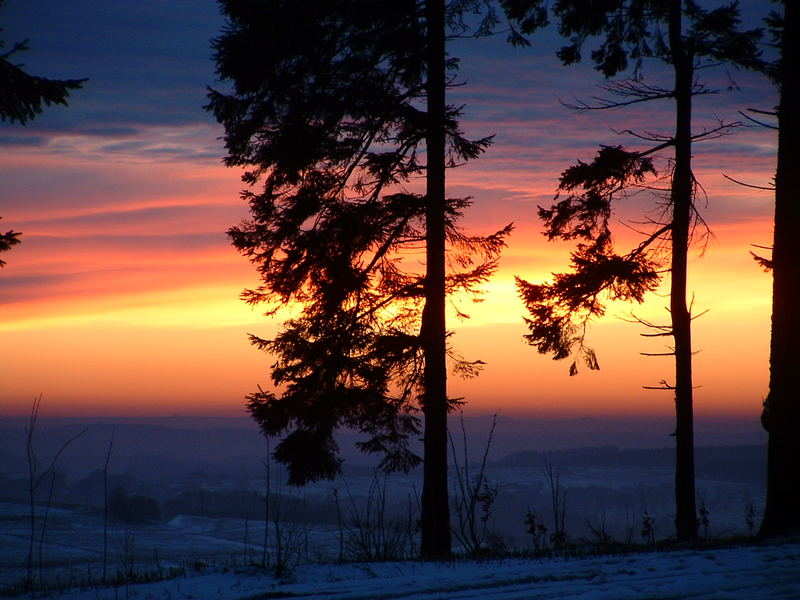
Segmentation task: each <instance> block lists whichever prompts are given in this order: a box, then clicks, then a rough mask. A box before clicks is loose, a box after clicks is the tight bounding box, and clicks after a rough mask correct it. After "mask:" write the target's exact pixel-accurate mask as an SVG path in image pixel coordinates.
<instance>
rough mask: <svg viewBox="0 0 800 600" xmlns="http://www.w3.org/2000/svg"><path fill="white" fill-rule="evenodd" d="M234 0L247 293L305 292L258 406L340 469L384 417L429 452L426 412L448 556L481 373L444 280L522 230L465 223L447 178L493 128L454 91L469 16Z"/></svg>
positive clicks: (272, 425) (436, 525)
mask: <svg viewBox="0 0 800 600" xmlns="http://www.w3.org/2000/svg"><path fill="white" fill-rule="evenodd" d="M220 4H221V6H222V10H223V12H224V14H225V15H226V17H227V18H228V25H227V27H226V29H225V30H224V31H223V33H222V35H220V36H219V37H218V38H216V39H215V40H214V42H213V45H214V49H215V59H216V64H217V73H218V75H219V76H220V79H221V80H222V82H223V83H225V84H229V85H230V90H229V91H227V92H221V91H215V90H211V91H210V94H209V98H210V103H209V109H210V110H211V111H213V113H214V115H215V116H216V118H217V120H218V121H219V122H220V123H222V124H223V125H224V126H225V144H226V148H227V150H228V156H227V158H226V159H225V162H226V164H227V165H228V166H232V167H242V168H244V175H243V181H244V182H245V183H247V184H248V186H249V188H248V189H247V190H245V191H244V192H243V194H242V195H243V197H244V199H246V200H247V201H248V203H249V205H250V212H251V216H250V218H249V219H247V220H245V221H243V222H242V223H241V224H240V225H238V226H236V227H233V228H231V229H230V231H229V235H230V237H231V239H232V242H233V244H234V246H235V247H236V248H237V249H238V250H239V251H240V252H241V253H243V254H244V255H245V256H247V257H248V258H249V259H250V260H251V262H253V264H254V265H255V266H256V268H257V269H258V271H259V274H260V276H261V280H262V281H261V285H259V286H258V287H257V288H255V289H251V290H246V291H245V292H244V293H243V298H244V299H245V300H246V301H247V302H249V303H250V304H253V305H266V306H267V308H268V311H267V314H268V315H274V314H275V313H276V312H277V311H279V310H280V309H281V307H282V306H284V305H287V304H290V305H292V306H294V307H296V314H295V315H294V316H291V317H289V318H287V319H286V320H285V321H284V322H283V325H282V329H281V330H280V332H279V333H278V334H277V335H276V336H275V337H274V338H273V339H264V338H261V337H258V336H252V335H251V336H250V337H251V341H252V342H253V343H254V344H255V345H256V346H257V347H258V348H260V349H261V350H264V351H265V352H267V353H268V354H270V355H271V356H274V357H275V359H276V362H275V364H274V365H273V367H272V371H271V379H272V382H273V383H274V384H275V387H276V391H265V390H261V389H259V391H258V392H256V393H253V394H251V395H250V396H249V397H248V410H249V412H250V414H251V415H252V416H253V417H254V419H255V420H256V421H257V422H258V424H259V426H260V428H261V429H262V431H263V432H264V433H265V434H266V435H268V436H278V435H282V436H284V437H283V439H282V440H281V441H280V442H279V443H278V444H277V446H276V447H275V450H274V452H273V456H274V457H275V459H276V460H278V461H280V462H282V463H284V464H286V465H287V468H288V472H289V477H290V481H291V482H292V483H295V484H303V483H305V482H308V481H313V480H316V479H319V478H330V477H333V476H335V475H336V474H337V473H338V472H339V470H340V465H341V459H340V458H339V453H338V447H337V445H336V442H335V439H334V435H333V434H334V431H336V430H337V429H338V428H340V427H349V428H353V429H356V430H358V431H360V432H362V433H363V434H365V435H366V436H367V437H366V439H365V440H364V441H362V442H360V444H359V445H360V447H361V449H362V450H364V451H366V452H369V453H374V454H377V455H379V456H381V457H382V463H381V464H382V466H383V467H384V468H385V469H387V470H397V469H400V470H407V469H409V468H411V467H413V466H415V465H417V464H418V463H420V461H421V459H420V458H419V457H418V456H416V455H415V454H413V453H412V452H411V451H410V449H409V447H408V442H409V439H410V438H412V437H415V436H417V435H418V434H419V433H420V426H421V421H420V418H419V413H420V412H421V413H422V415H423V417H424V427H425V432H424V487H423V492H422V515H421V527H422V544H421V551H422V555H423V556H424V557H436V556H444V555H447V554H448V553H449V552H450V528H449V508H448V500H447V446H446V439H447V421H446V417H447V412H448V410H449V409H450V408H451V407H452V406H453V405H454V403H455V401H454V400H451V399H449V398H448V397H447V391H446V360H447V358H448V356H449V357H450V358H451V360H452V361H453V362H454V364H455V368H456V369H457V370H458V371H460V372H461V373H466V374H472V373H474V372H475V371H476V370H477V369H478V368H479V366H480V362H479V361H474V362H469V361H465V360H463V359H460V358H459V357H457V356H456V355H455V354H453V352H452V351H451V350H450V349H449V347H448V344H447V336H448V333H447V331H446V324H445V312H444V308H445V298H446V296H447V295H454V294H459V293H464V292H467V293H472V292H475V291H476V290H477V286H478V285H479V284H480V283H482V282H484V281H485V280H486V279H487V278H488V277H489V276H490V275H491V273H492V272H493V270H494V269H495V265H496V260H497V257H498V254H499V251H500V249H501V248H502V246H503V245H504V238H505V236H506V235H507V234H508V232H509V231H510V227H507V228H505V229H503V230H501V231H498V232H497V233H495V234H493V235H489V236H470V235H466V234H465V233H464V232H463V231H462V230H461V229H460V228H459V226H458V220H459V218H460V216H461V215H462V213H463V211H464V210H465V209H467V208H468V207H469V205H470V200H469V199H467V198H460V199H454V198H447V197H446V195H445V171H446V168H447V167H448V166H454V165H455V164H456V163H460V162H464V161H466V160H470V159H473V158H476V157H477V156H478V155H479V154H480V153H481V152H483V150H484V149H485V148H486V147H487V146H488V145H489V143H490V139H488V138H487V139H480V140H469V139H467V138H466V137H464V135H463V133H462V132H461V131H460V129H459V118H460V115H461V112H460V109H458V108H455V107H452V106H449V105H447V104H446V102H445V93H446V88H447V87H448V86H449V85H451V84H452V79H453V77H454V75H455V69H456V62H455V61H454V60H452V59H449V58H448V57H447V56H446V54H445V28H446V26H447V23H453V22H457V19H453V18H451V19H449V20H448V15H447V14H446V7H445V4H444V2H443V1H437V0H429V1H427V2H417V1H416V0H400V1H399V2H393V3H383V2H379V3H376V2H372V1H371V0H345V1H333V0H311V1H307V2H297V1H296V0H272V1H268V0H261V1H258V0H255V1H254V0H248V1H245V0H225V1H223V2H221V3H220ZM453 16H454V15H452V14H451V15H450V17H453ZM455 16H457V15H455ZM423 176H424V177H425V179H424V181H425V182H426V183H425V193H421V191H419V189H418V188H419V183H418V182H419V180H420V179H421V178H422V177H423ZM257 184H260V186H261V187H260V189H258V188H256V187H255V186H256V185H257ZM423 253H424V263H425V264H424V270H420V269H417V268H415V267H416V266H417V265H418V264H419V262H421V260H420V259H421V258H422V256H423Z"/></svg>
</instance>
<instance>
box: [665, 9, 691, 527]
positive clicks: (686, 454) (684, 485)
mask: <svg viewBox="0 0 800 600" xmlns="http://www.w3.org/2000/svg"><path fill="white" fill-rule="evenodd" d="M681 4H682V1H681V0H673V2H672V8H671V13H670V22H669V41H670V49H671V53H672V58H673V67H674V70H675V104H676V127H675V166H674V170H673V172H672V186H671V191H670V199H671V202H672V211H673V213H672V265H671V270H670V272H671V287H670V315H671V318H672V335H673V338H674V339H675V446H676V455H675V529H676V534H677V537H678V539H679V540H692V539H694V538H695V537H696V536H697V513H696V507H695V489H694V424H693V415H692V412H693V409H692V319H691V315H690V313H689V309H688V307H687V305H686V276H687V261H688V249H689V229H690V226H691V219H692V196H693V193H692V190H693V179H692V164H691V160H692V140H691V125H692V79H693V76H694V68H693V60H694V59H693V57H692V56H691V54H690V53H688V52H687V49H686V48H685V47H684V44H683V40H682V37H681V12H682V11H681Z"/></svg>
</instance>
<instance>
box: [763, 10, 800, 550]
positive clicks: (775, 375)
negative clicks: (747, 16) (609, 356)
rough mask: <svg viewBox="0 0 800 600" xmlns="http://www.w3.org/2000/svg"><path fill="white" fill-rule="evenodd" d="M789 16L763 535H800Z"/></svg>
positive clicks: (781, 41)
mask: <svg viewBox="0 0 800 600" xmlns="http://www.w3.org/2000/svg"><path fill="white" fill-rule="evenodd" d="M782 4H783V14H782V15H773V16H772V18H771V28H772V29H773V30H774V31H775V32H776V34H777V40H776V41H777V45H778V47H779V49H780V59H779V60H778V61H777V63H776V64H774V65H771V67H772V69H771V70H770V71H769V74H770V76H771V77H772V79H773V81H774V82H775V84H776V85H777V87H778V89H779V92H780V100H779V105H778V111H777V118H778V166H777V171H776V174H775V232H774V240H773V252H772V260H771V261H770V263H771V264H770V266H771V267H772V273H773V288H772V337H771V342H770V379H769V394H768V396H767V399H766V400H765V401H764V410H763V412H762V415H761V422H762V424H763V426H764V429H766V430H767V432H768V433H769V442H768V450H767V461H768V464H767V502H766V507H765V510H764V520H763V522H762V524H761V534H762V535H785V534H796V533H800V511H798V506H800V481H799V480H798V473H800V436H798V434H797V431H798V426H800V402H798V396H797V394H798V383H797V381H796V379H797V375H796V373H797V338H798V336H800V314H799V313H798V311H797V297H798V294H800V289H798V286H800V239H798V235H797V231H798V227H800V199H798V197H797V196H798V187H797V183H796V182H795V180H794V169H796V168H797V164H798V161H799V160H800V118H799V117H798V114H797V107H798V106H800V82H798V77H797V69H798V60H797V59H798V55H799V54H800V48H798V44H799V43H800V42H799V41H798V36H800V10H798V6H797V3H796V2H790V1H784V2H782Z"/></svg>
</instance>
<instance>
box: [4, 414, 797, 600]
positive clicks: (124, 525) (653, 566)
mask: <svg viewBox="0 0 800 600" xmlns="http://www.w3.org/2000/svg"><path fill="white" fill-rule="evenodd" d="M582 425H583V424H581V426H582ZM75 427H79V426H70V427H67V428H61V429H59V428H54V429H45V430H43V431H42V432H41V436H40V437H38V438H37V452H38V456H39V457H40V462H41V463H42V464H45V465H46V464H49V460H50V457H52V456H54V455H55V454H56V453H57V452H58V448H59V447H60V444H61V443H63V439H68V438H69V436H71V435H74V428H75ZM113 431H115V432H116V437H115V438H114V440H115V441H114V455H113V457H112V460H111V466H110V468H109V474H108V481H107V482H106V481H105V480H104V477H103V473H102V471H100V470H99V467H101V466H102V465H103V459H104V457H105V456H106V452H107V448H108V447H109V441H108V440H109V439H110V438H111V434H112V430H111V429H109V427H105V428H103V427H94V428H90V429H89V430H88V432H87V434H86V435H85V436H83V437H81V438H80V439H79V440H78V441H76V442H75V444H74V445H72V446H70V448H69V449H68V450H69V451H68V452H66V453H64V455H63V457H62V460H61V462H60V463H59V465H58V468H57V469H55V470H54V471H52V472H48V476H47V477H46V478H45V479H42V484H41V486H40V487H39V489H38V492H37V494H36V511H35V512H36V533H35V536H34V538H33V541H34V543H33V552H32V557H31V558H32V560H31V573H30V574H31V577H32V578H33V580H34V583H35V586H36V589H37V590H38V591H37V592H36V594H35V596H34V597H50V598H65V599H69V598H74V599H76V600H77V599H87V600H88V599H96V600H101V599H111V598H113V599H114V600H119V599H121V598H126V599H129V598H143V599H144V598H148V599H162V598H163V599H170V600H171V599H178V598H186V599H188V598H194V599H196V600H203V599H207V598H209V599H210V598H230V599H232V600H236V599H240V598H241V599H245V598H247V599H256V598H309V599H310V598H319V599H324V600H327V599H329V598H330V599H337V598H351V599H359V598H363V599H367V598H375V599H380V598H386V599H389V598H399V599H402V598H418V599H422V598H430V599H436V598H442V599H449V598H489V599H492V598H498V599H501V600H502V599H510V598H548V599H551V598H552V599H560V598H598V599H599V598H602V599H611V600H614V599H616V598H642V599H646V598H708V599H711V598H714V599H728V598H737V599H738V598H741V599H743V600H744V599H750V598H756V599H757V598H770V599H773V598H774V599H779V600H782V599H788V600H792V599H797V600H800V562H798V561H799V560H800V559H798V556H800V540H791V541H790V542H787V543H784V544H781V545H773V546H758V545H752V546H746V547H740V548H733V549H711V546H712V545H713V544H714V543H715V540H725V539H728V540H730V539H739V540H745V539H748V537H750V536H752V534H753V533H754V531H755V529H756V528H757V526H758V523H759V522H760V518H761V513H762V510H763V498H764V486H763V480H764V474H763V465H764V456H763V453H764V446H763V444H759V445H753V444H751V445H738V446H735V445H730V446H719V447H717V446H709V447H700V448H698V452H697V466H698V470H697V492H698V503H699V506H698V508H702V509H703V510H704V511H705V512H704V513H703V514H704V515H705V518H706V519H707V521H705V523H704V525H703V526H702V527H701V537H702V538H703V539H704V543H705V544H706V546H707V548H706V549H704V550H681V551H672V552H652V553H646V552H642V553H640V554H635V553H627V554H616V555H612V554H610V553H608V550H609V548H617V549H618V548H628V549H630V548H639V549H643V548H644V547H645V546H644V544H646V543H650V544H652V543H653V541H659V542H660V541H664V540H668V539H669V538H670V536H671V535H672V532H673V527H674V526H673V521H674V513H673V511H674V498H673V478H674V471H673V467H672V464H671V463H672V455H673V452H672V450H670V449H666V448H660V447H659V446H649V447H645V448H636V447H633V446H629V447H627V448H625V447H622V448H616V447H586V448H573V449H569V448H567V449H564V450H552V451H549V452H548V453H547V454H546V455H545V454H543V453H542V452H533V453H532V452H531V451H528V450H527V449H526V446H525V444H526V443H528V442H527V440H528V435H527V434H526V435H522V436H521V437H520V438H519V440H518V441H515V439H516V438H515V437H514V436H516V435H517V434H516V433H515V432H514V431H512V432H511V434H510V435H509V436H508V437H507V438H503V436H502V435H499V436H498V437H497V439H496V443H497V446H498V447H499V448H501V449H505V452H498V453H497V455H496V457H497V459H496V461H495V462H492V461H491V460H490V462H489V463H488V464H487V466H486V473H485V480H483V481H484V483H486V484H488V486H489V487H490V488H491V489H492V490H494V493H495V494H496V495H494V496H492V503H491V506H490V507H489V509H488V512H487V513H486V514H485V515H484V513H483V512H482V510H483V509H482V506H481V505H480V503H479V505H478V506H477V507H476V511H477V512H476V516H477V518H478V523H479V525H480V523H481V521H480V517H481V516H482V515H484V516H486V517H487V518H486V523H485V525H486V529H487V532H485V533H487V535H483V534H481V535H482V537H481V540H482V541H481V543H482V547H484V548H485V547H491V548H493V549H501V550H504V551H506V552H507V553H509V554H513V555H515V556H525V555H532V554H534V553H533V552H532V551H533V550H534V547H539V548H544V549H545V550H550V549H552V548H553V544H554V542H553V540H552V537H551V534H553V533H554V528H555V515H554V514H553V502H552V499H553V492H554V486H555V488H556V489H557V491H558V493H557V495H558V497H559V498H560V499H561V501H562V503H561V504H560V506H562V507H563V508H562V510H563V511H565V516H564V519H563V523H564V527H565V537H566V541H567V544H568V546H569V548H571V550H570V552H571V554H572V555H573V556H574V554H576V553H578V552H583V553H588V554H591V555H592V556H593V557H592V558H582V559H578V558H569V559H565V558H561V559H554V558H549V559H546V558H541V557H542V556H543V555H544V553H541V552H540V553H538V554H536V556H538V557H540V558H535V559H533V558H528V559H523V558H517V559H506V560H486V561H480V562H475V561H461V560H457V561H452V562H447V563H440V564H439V563H420V562H413V561H405V562H399V561H401V560H403V559H407V558H409V557H415V556H417V555H418V551H419V548H418V545H419V532H418V530H417V524H418V518H419V514H418V506H419V492H420V489H421V473H420V472H417V471H415V472H414V473H412V474H409V475H403V474H394V475H391V476H389V477H384V476H376V473H375V471H374V469H373V468H371V467H370V466H369V465H365V464H361V465H359V464H351V463H347V464H346V468H345V473H344V474H343V476H341V477H339V478H337V479H336V480H334V481H331V482H318V483H315V484H311V485H308V486H306V487H305V488H301V489H297V488H291V487H287V486H286V484H285V481H286V475H285V473H284V472H282V471H281V469H279V468H278V467H277V466H275V465H272V466H271V467H270V468H269V469H268V468H267V465H268V464H269V463H266V462H264V461H263V456H264V450H265V449H264V443H263V439H262V438H260V436H259V435H258V432H249V433H248V432H247V431H246V430H239V429H231V430H223V429H220V430H208V429H197V430H188V429H170V428H163V427H157V426H152V427H151V426H141V427H140V426H136V427H134V426H129V427H127V428H126V427H120V428H119V429H116V430H113ZM0 433H2V434H3V435H0V459H2V460H0V595H3V594H5V595H6V596H11V595H13V594H14V593H16V592H18V591H19V590H20V589H21V583H22V582H23V581H24V580H25V577H26V571H27V568H28V566H27V557H28V551H29V548H30V546H31V529H30V505H29V501H28V497H27V492H26V490H27V486H28V484H29V483H28V479H27V466H26V465H27V463H26V459H25V455H24V450H25V444H24V438H22V437H20V433H19V429H18V428H17V429H6V430H2V429H0ZM250 434H252V435H251V437H247V436H248V435H250ZM520 435H521V434H520ZM484 437H485V436H484ZM614 437H617V438H620V436H619V435H616V434H615V436H614ZM623 438H624V436H622V438H620V439H623ZM482 439H484V438H481V437H480V436H477V440H478V443H477V444H475V447H477V448H479V449H480V448H481V440H482ZM631 439H632V440H633V441H635V442H637V443H638V442H639V441H641V440H640V438H639V437H634V438H631ZM737 439H738V438H737ZM248 440H249V441H248ZM732 441H733V440H732ZM455 456H456V457H458V456H461V457H462V460H461V461H460V462H459V463H458V464H457V465H456V464H453V465H451V473H450V475H451V490H450V493H451V507H452V509H453V515H452V517H453V518H452V520H451V523H452V525H453V528H454V534H455V539H454V548H455V550H456V552H457V553H460V554H462V555H464V554H467V552H466V551H465V550H466V549H465V548H464V547H463V546H461V545H460V543H461V542H462V541H463V538H459V530H460V532H461V534H463V533H464V530H463V529H460V528H459V524H458V514H457V507H458V506H459V499H460V498H461V497H462V496H461V495H462V494H463V488H460V486H459V485H458V474H459V472H460V473H461V475H462V477H463V478H465V479H466V480H468V481H474V478H475V476H476V475H478V473H479V472H480V464H479V463H476V462H475V457H473V456H471V457H470V461H469V464H470V467H469V468H470V471H469V474H467V473H465V472H463V471H459V469H461V468H463V466H464V460H463V454H462V452H461V451H460V449H457V452H456V454H455ZM480 456H481V453H480V452H478V453H477V458H478V459H479V458H480ZM551 461H552V462H551ZM546 465H551V466H552V470H551V475H553V476H554V477H555V480H556V481H555V483H554V482H553V481H552V480H551V479H548V477H547V473H546V469H545V466H546ZM270 469H271V470H270ZM106 483H107V486H106ZM106 487H107V488H108V492H109V495H108V498H109V506H110V507H111V506H112V502H111V500H110V499H111V498H114V497H115V494H116V493H117V490H118V491H119V492H120V493H121V494H123V496H124V497H125V498H127V499H128V500H131V501H133V500H135V499H139V500H142V501H143V502H145V504H146V503H150V504H151V505H152V506H155V507H157V509H158V511H159V512H158V516H156V517H148V518H145V519H139V520H132V519H128V518H127V517H125V516H122V517H119V518H115V517H114V516H113V515H112V516H111V517H110V519H109V521H108V522H107V523H106V521H105V519H104V498H105V497H106V492H105V489H106ZM482 491H484V489H483V488H482ZM126 502H127V500H126ZM123 504H124V503H123ZM118 506H119V505H118ZM140 506H144V505H141V504H140ZM125 514H128V513H125ZM530 514H535V516H536V523H537V524H542V525H546V527H547V529H548V531H547V532H546V533H543V534H542V535H541V536H539V537H538V538H537V537H535V536H532V535H531V534H530V532H529V531H528V525H527V522H526V519H527V517H528V515H530ZM132 515H134V513H130V514H129V516H132ZM134 516H135V515H134ZM645 522H647V523H649V524H650V525H649V526H650V527H651V530H650V535H651V539H650V541H649V542H648V539H647V538H645V534H644V532H643V525H644V524H645ZM106 525H107V531H106V532H104V530H105V529H106ZM378 538H379V539H378ZM612 542H613V543H612ZM600 550H602V551H604V552H606V554H604V555H603V556H602V557H598V556H599V555H600V552H599V551H600ZM506 555H508V554H506ZM378 556H380V557H382V558H387V559H389V560H387V561H386V562H378V561H364V562H358V561H363V560H364V559H365V557H371V558H375V557H378ZM261 564H266V565H268V566H269V568H267V569H263V568H259V567H257V566H255V565H261ZM276 564H281V565H284V566H285V567H286V569H285V571H284V573H287V574H286V575H284V576H283V577H282V578H280V579H278V578H276V577H274V576H272V575H270V573H271V574H273V575H274V573H275V572H276V571H275V568H274V567H275V565H276ZM101 581H106V582H117V584H116V585H115V586H114V585H107V586H106V587H98V585H97V582H101ZM134 581H139V582H140V583H133V582H134ZM142 582H147V583H142ZM81 586H84V587H81ZM16 597H21V598H31V596H30V595H28V596H16Z"/></svg>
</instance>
